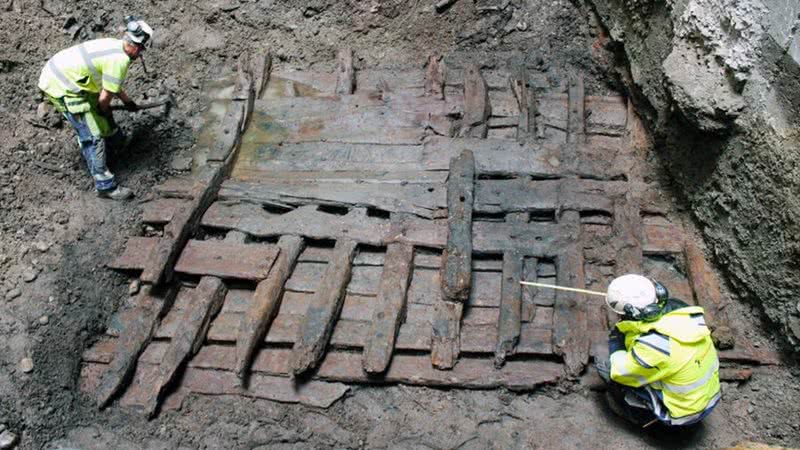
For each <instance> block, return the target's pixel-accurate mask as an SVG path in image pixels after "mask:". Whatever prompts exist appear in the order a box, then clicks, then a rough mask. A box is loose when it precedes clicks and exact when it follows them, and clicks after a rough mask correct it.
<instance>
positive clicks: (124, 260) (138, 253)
mask: <svg viewBox="0 0 800 450" xmlns="http://www.w3.org/2000/svg"><path fill="white" fill-rule="evenodd" d="M157 244H158V238H156V237H140V236H132V237H130V238H128V242H127V243H126V244H125V250H124V251H123V253H122V255H120V256H118V257H117V258H115V259H114V260H113V261H111V262H110V263H109V264H108V267H110V268H112V269H117V270H142V269H143V268H144V267H145V266H146V265H147V258H148V257H150V254H151V253H152V252H153V249H154V248H155V247H156V245H157Z"/></svg>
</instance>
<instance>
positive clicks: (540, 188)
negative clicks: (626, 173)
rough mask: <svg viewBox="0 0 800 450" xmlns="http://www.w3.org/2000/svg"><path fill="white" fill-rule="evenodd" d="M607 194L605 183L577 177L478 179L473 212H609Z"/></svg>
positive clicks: (611, 206)
mask: <svg viewBox="0 0 800 450" xmlns="http://www.w3.org/2000/svg"><path fill="white" fill-rule="evenodd" d="M609 194H610V193H609V192H607V191H606V190H605V187H604V186H598V184H596V183H594V182H591V181H587V180H579V179H561V180H535V181H532V180H529V179H523V178H519V179H512V180H479V181H478V182H477V183H476V187H475V211H477V212H482V213H483V212H486V213H501V212H513V211H531V210H535V211H547V210H551V211H554V210H556V209H560V208H569V209H575V210H579V211H603V212H608V213H610V212H612V211H613V208H614V206H613V205H614V203H613V200H612V199H611V198H609Z"/></svg>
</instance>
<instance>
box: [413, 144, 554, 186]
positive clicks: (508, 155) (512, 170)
mask: <svg viewBox="0 0 800 450" xmlns="http://www.w3.org/2000/svg"><path fill="white" fill-rule="evenodd" d="M464 148H468V149H470V150H472V153H473V155H474V157H475V171H476V173H477V174H478V175H512V174H517V175H532V176H535V177H537V178H542V177H556V176H558V175H560V174H561V173H562V172H563V168H561V160H560V158H561V146H558V145H551V144H546V145H545V144H540V143H536V142H533V141H531V142H526V143H524V144H522V145H519V144H516V143H513V142H509V141H507V140H500V139H474V138H452V139H451V138H445V137H440V136H432V137H429V138H427V139H425V142H424V143H423V155H422V165H423V167H424V169H425V170H445V169H448V168H449V164H450V160H451V159H452V158H454V157H456V156H458V153H459V152H460V151H461V149H464Z"/></svg>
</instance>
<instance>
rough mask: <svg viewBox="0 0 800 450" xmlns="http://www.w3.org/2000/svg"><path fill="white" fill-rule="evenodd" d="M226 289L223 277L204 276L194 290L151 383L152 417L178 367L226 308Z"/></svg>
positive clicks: (149, 408)
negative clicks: (219, 313)
mask: <svg viewBox="0 0 800 450" xmlns="http://www.w3.org/2000/svg"><path fill="white" fill-rule="evenodd" d="M225 292H226V288H225V285H224V284H223V283H222V280H220V279H219V278H215V277H203V278H202V279H201V280H200V283H199V284H198V285H197V287H196V288H195V289H194V290H193V291H192V294H191V295H192V302H191V305H190V307H189V309H187V310H185V311H183V314H182V317H181V319H182V320H181V327H180V328H179V329H178V330H177V331H176V333H175V335H174V336H173V338H172V340H171V341H170V346H169V349H168V350H167V352H166V353H165V355H164V359H163V360H162V361H161V364H160V365H159V367H158V377H157V379H156V380H155V382H154V383H153V384H152V385H151V390H150V391H149V400H148V401H147V404H146V407H145V414H146V415H147V416H148V417H152V416H153V414H155V412H156V408H157V407H158V401H159V399H160V397H161V395H162V393H163V391H164V388H165V387H166V386H167V385H168V384H169V383H170V382H171V381H172V380H173V378H174V377H175V375H176V373H177V371H178V368H179V367H180V366H181V365H182V364H183V363H184V362H185V361H186V359H187V358H190V357H191V356H192V355H193V354H195V353H197V351H198V350H199V349H200V346H202V345H203V342H204V341H205V338H206V332H207V331H208V326H209V325H210V323H211V319H212V318H213V317H214V316H215V315H216V314H217V313H218V312H219V310H220V308H222V302H223V301H224V300H225Z"/></svg>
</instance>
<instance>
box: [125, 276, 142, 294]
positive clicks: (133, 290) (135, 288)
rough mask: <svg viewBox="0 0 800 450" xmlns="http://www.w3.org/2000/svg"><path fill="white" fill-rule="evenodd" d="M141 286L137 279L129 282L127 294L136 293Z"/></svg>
mask: <svg viewBox="0 0 800 450" xmlns="http://www.w3.org/2000/svg"><path fill="white" fill-rule="evenodd" d="M141 286H142V284H141V282H140V281H139V280H138V279H136V280H133V281H131V284H130V285H128V295H136V294H138V293H139V289H140V288H141Z"/></svg>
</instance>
